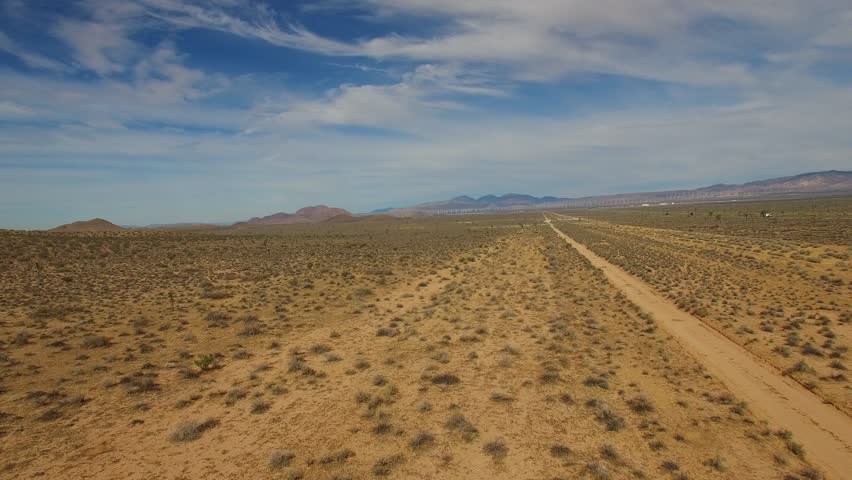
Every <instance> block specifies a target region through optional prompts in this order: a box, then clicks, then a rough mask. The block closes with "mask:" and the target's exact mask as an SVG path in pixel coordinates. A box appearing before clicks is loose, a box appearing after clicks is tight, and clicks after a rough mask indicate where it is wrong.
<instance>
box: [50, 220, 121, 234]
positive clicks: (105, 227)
mask: <svg viewBox="0 0 852 480" xmlns="http://www.w3.org/2000/svg"><path fill="white" fill-rule="evenodd" d="M119 230H124V229H123V228H121V227H119V226H118V225H116V224H114V223H112V222H108V221H106V220H104V219H103V218H93V219H91V220H85V221H80V222H73V223H66V224H65V225H60V226H58V227H56V228H51V229H50V230H48V231H50V232H115V231H119Z"/></svg>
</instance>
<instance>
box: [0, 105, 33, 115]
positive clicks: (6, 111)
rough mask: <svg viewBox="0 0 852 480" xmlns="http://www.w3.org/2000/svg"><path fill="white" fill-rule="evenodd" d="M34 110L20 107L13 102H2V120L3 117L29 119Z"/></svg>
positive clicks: (0, 106)
mask: <svg viewBox="0 0 852 480" xmlns="http://www.w3.org/2000/svg"><path fill="white" fill-rule="evenodd" d="M33 113H35V112H33V111H32V109H30V108H27V107H25V106H22V105H18V104H17V103H15V102H11V101H0V118H3V117H28V116H30V115H32V114H33Z"/></svg>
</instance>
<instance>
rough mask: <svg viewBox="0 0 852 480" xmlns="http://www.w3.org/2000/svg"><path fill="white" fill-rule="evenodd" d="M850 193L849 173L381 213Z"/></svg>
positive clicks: (487, 200) (458, 200)
mask: <svg viewBox="0 0 852 480" xmlns="http://www.w3.org/2000/svg"><path fill="white" fill-rule="evenodd" d="M833 193H852V171H838V170H829V171H825V172H812V173H803V174H801V175H794V176H791V177H781V178H772V179H769V180H759V181H755V182H748V183H743V184H739V185H728V184H723V183H720V184H716V185H711V186H708V187H702V188H697V189H694V190H666V191H660V192H640V193H621V194H617V195H600V196H592V197H581V198H558V197H534V196H532V195H522V194H517V193H509V194H506V195H501V196H496V195H485V196H482V197H479V198H473V197H470V196H467V195H462V196H459V197H455V198H452V199H450V200H445V201H441V202H429V203H421V204H419V205H414V206H412V207H405V208H394V209H390V210H388V209H383V213H387V214H390V215H394V216H414V215H441V214H453V213H476V212H495V211H511V210H525V209H546V208H571V207H577V208H591V207H618V206H630V205H643V204H654V203H686V202H702V201H715V200H746V199H757V198H771V197H777V196H789V195H819V194H833Z"/></svg>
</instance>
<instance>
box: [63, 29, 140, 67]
mask: <svg viewBox="0 0 852 480" xmlns="http://www.w3.org/2000/svg"><path fill="white" fill-rule="evenodd" d="M54 34H55V35H56V36H57V37H58V38H60V39H61V40H62V41H64V42H65V43H67V44H68V46H69V47H70V48H71V49H72V51H73V56H74V60H75V61H76V62H77V63H78V64H79V65H80V66H82V67H84V68H86V69H89V70H92V71H94V72H96V73H98V74H99V75H112V74H117V73H122V72H124V71H125V69H126V67H127V63H128V62H129V61H130V60H131V59H132V58H133V57H134V56H136V55H137V54H138V51H139V47H138V46H137V45H136V44H135V43H134V42H132V41H131V40H129V39H128V38H127V34H128V31H127V30H126V28H125V27H124V25H120V24H107V23H99V22H89V21H79V20H71V19H64V20H62V21H60V22H59V24H57V25H56V27H55V30H54Z"/></svg>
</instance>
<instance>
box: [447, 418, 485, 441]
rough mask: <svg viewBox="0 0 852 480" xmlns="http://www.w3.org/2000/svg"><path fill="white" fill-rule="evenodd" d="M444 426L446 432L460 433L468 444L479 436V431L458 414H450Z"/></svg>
mask: <svg viewBox="0 0 852 480" xmlns="http://www.w3.org/2000/svg"><path fill="white" fill-rule="evenodd" d="M445 425H446V427H447V429H448V430H451V431H454V432H458V433H460V434H461V435H462V438H464V439H465V440H466V441H468V442H469V441H471V440H473V439H474V438H476V436H477V435H478V434H479V430H477V429H476V427H475V426H474V425H473V424H472V423H470V421H468V419H467V418H465V417H464V415H462V414H460V413H454V414H452V415H451V416H450V418H449V419H447V423H446V424H445Z"/></svg>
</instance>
